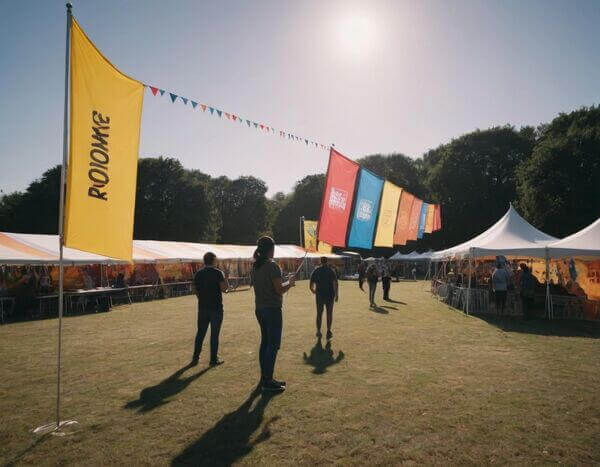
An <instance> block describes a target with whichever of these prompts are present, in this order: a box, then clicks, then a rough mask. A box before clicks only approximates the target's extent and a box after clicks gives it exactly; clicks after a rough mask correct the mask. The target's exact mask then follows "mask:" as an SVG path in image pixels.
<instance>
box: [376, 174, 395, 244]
mask: <svg viewBox="0 0 600 467" xmlns="http://www.w3.org/2000/svg"><path fill="white" fill-rule="evenodd" d="M401 195H402V188H400V187H397V186H396V185H394V184H393V183H390V182H388V181H387V180H386V181H385V184H384V185H383V193H382V195H381V206H380V208H379V220H378V221H377V233H376V234H375V246H386V247H390V248H391V247H393V246H394V229H395V228H396V216H397V215H398V204H399V203H400V196H401Z"/></svg>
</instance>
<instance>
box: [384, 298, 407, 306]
mask: <svg viewBox="0 0 600 467" xmlns="http://www.w3.org/2000/svg"><path fill="white" fill-rule="evenodd" d="M386 302H389V303H397V304H398V305H406V303H405V302H401V301H400V300H394V299H393V298H388V299H387V300H386Z"/></svg>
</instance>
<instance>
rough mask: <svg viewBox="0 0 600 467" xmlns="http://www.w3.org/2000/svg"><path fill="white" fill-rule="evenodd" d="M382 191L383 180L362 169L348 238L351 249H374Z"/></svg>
mask: <svg viewBox="0 0 600 467" xmlns="http://www.w3.org/2000/svg"><path fill="white" fill-rule="evenodd" d="M382 189H383V179H382V178H380V177H378V176H377V175H375V174H373V173H371V172H369V171H368V170H366V169H362V168H361V169H360V175H359V180H358V189H357V191H356V202H355V203H354V212H353V214H352V223H351V225H350V235H349V237H348V246H349V247H353V248H364V249H367V250H370V249H371V248H373V234H374V231H375V223H376V220H377V213H378V212H379V201H380V199H381V190H382Z"/></svg>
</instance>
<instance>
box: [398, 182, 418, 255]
mask: <svg viewBox="0 0 600 467" xmlns="http://www.w3.org/2000/svg"><path fill="white" fill-rule="evenodd" d="M414 202H415V197H414V196H413V195H411V194H410V193H409V192H408V191H406V190H404V191H403V192H402V197H401V198H400V206H399V207H398V219H397V220H396V230H395V232H394V245H406V240H407V239H408V231H409V223H410V213H411V210H412V205H413V203H414Z"/></svg>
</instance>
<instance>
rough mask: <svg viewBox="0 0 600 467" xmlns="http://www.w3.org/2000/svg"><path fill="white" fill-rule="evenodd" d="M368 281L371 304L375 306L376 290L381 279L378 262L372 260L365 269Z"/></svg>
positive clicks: (372, 306)
mask: <svg viewBox="0 0 600 467" xmlns="http://www.w3.org/2000/svg"><path fill="white" fill-rule="evenodd" d="M365 276H366V278H367V283H368V284H369V306H370V307H371V308H374V307H375V306H376V305H375V290H377V281H378V280H379V270H378V269H377V264H375V262H372V263H371V264H370V265H369V266H368V267H367V270H366V271H365Z"/></svg>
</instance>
